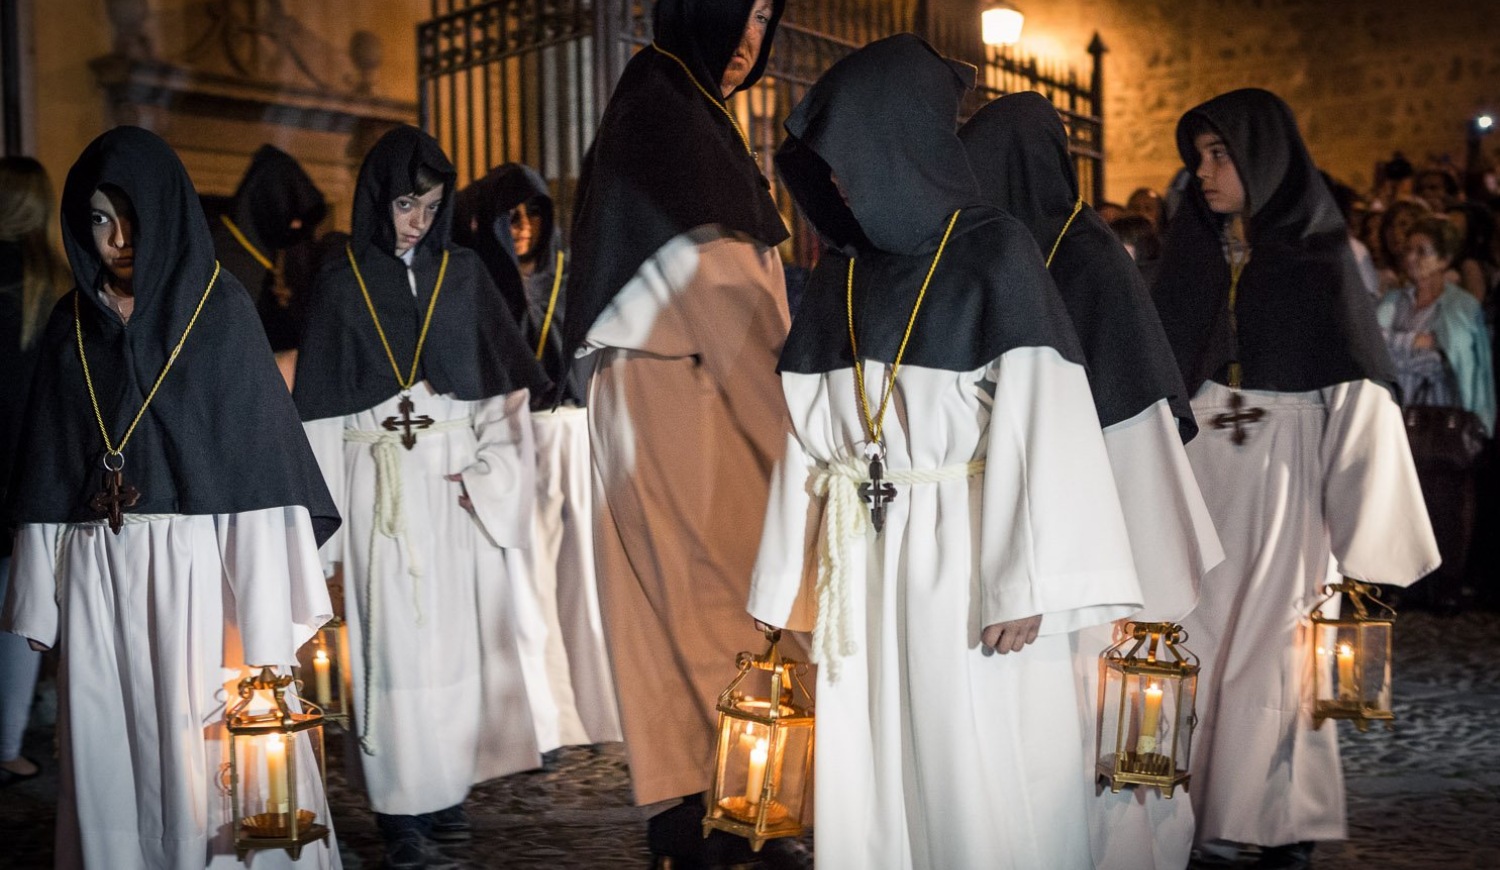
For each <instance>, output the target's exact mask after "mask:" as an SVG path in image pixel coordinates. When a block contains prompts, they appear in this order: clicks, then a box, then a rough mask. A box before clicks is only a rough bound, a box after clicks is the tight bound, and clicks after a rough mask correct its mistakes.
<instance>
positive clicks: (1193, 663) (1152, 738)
mask: <svg viewBox="0 0 1500 870" xmlns="http://www.w3.org/2000/svg"><path fill="white" fill-rule="evenodd" d="M1185 640H1187V632H1185V631H1183V629H1182V626H1180V625H1176V624H1174V623H1170V622H1131V623H1127V624H1126V626H1125V637H1124V638H1122V639H1121V640H1120V642H1119V643H1116V644H1115V645H1114V646H1112V647H1110V648H1109V649H1107V650H1105V651H1104V654H1103V655H1102V656H1100V659H1099V671H1100V674H1099V676H1100V680H1099V719H1098V730H1097V733H1098V746H1097V752H1096V755H1097V756H1098V762H1097V764H1096V765H1095V773H1096V776H1097V780H1098V782H1099V784H1100V788H1101V789H1102V788H1103V786H1104V785H1106V784H1107V785H1108V786H1109V788H1110V790H1111V791H1116V792H1118V791H1119V790H1120V789H1121V788H1124V787H1126V786H1134V785H1140V786H1147V787H1154V788H1156V789H1157V791H1159V792H1161V796H1162V797H1163V798H1168V799H1170V798H1171V797H1172V794H1173V792H1174V791H1175V790H1176V788H1177V786H1179V785H1180V786H1182V787H1183V788H1184V789H1186V788H1187V787H1188V763H1189V761H1190V760H1191V750H1192V744H1193V728H1194V727H1195V726H1196V725H1197V719H1198V717H1197V714H1196V713H1195V712H1194V708H1193V704H1194V700H1195V698H1196V697H1197V692H1198V657H1197V656H1195V655H1193V653H1192V651H1191V650H1189V649H1188V648H1187V647H1185V646H1183V645H1182V643H1183V641H1185Z"/></svg>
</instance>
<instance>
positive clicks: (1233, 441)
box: [1153, 89, 1439, 867]
mask: <svg viewBox="0 0 1500 870" xmlns="http://www.w3.org/2000/svg"><path fill="white" fill-rule="evenodd" d="M1177 145H1178V150H1179V151H1180V152H1181V154H1182V159H1183V162H1184V164H1185V165H1186V167H1187V169H1188V171H1190V172H1192V173H1193V174H1194V175H1195V177H1196V181H1197V183H1196V184H1194V185H1193V187H1192V188H1191V189H1190V190H1188V191H1187V192H1186V194H1185V195H1184V198H1183V201H1182V203H1181V205H1180V206H1179V208H1178V210H1177V212H1176V213H1175V214H1173V216H1172V219H1171V222H1170V223H1169V224H1168V227H1167V234H1166V238H1165V240H1164V243H1163V251H1162V260H1161V274H1160V277H1159V278H1158V280H1157V282H1156V285H1155V287H1154V288H1153V294H1154V296H1155V299H1156V303H1157V308H1158V310H1159V311H1160V313H1161V317H1162V322H1163V325H1164V326H1165V328H1166V332H1167V337H1168V339H1169V340H1170V341H1171V343H1172V349H1173V352H1174V354H1175V356H1176V358H1177V362H1178V366H1179V369H1180V370H1181V372H1182V376H1183V380H1184V381H1185V382H1186V384H1187V388H1188V390H1189V391H1190V392H1191V393H1192V394H1193V412H1194V414H1195V415H1196V416H1197V418H1198V425H1199V434H1198V437H1197V438H1196V439H1194V440H1193V441H1192V442H1191V443H1189V444H1188V446H1187V452H1188V458H1189V460H1190V461H1191V462H1192V466H1193V471H1194V473H1195V475H1196V476H1197V478H1198V483H1199V485H1200V486H1201V488H1202V491H1203V496H1204V499H1205V500H1206V501H1207V503H1208V508H1209V512H1210V514H1211V515H1212V516H1213V520H1214V525H1215V527H1216V528H1217V529H1218V533H1219V539H1220V541H1221V542H1222V543H1223V546H1224V552H1225V560H1224V562H1222V563H1221V564H1220V565H1219V566H1218V567H1216V568H1214V569H1213V570H1211V571H1210V572H1209V573H1208V574H1207V575H1206V576H1205V577H1204V579H1203V583H1202V585H1201V587H1200V589H1201V594H1200V599H1199V604H1198V608H1197V609H1196V610H1195V611H1193V613H1192V614H1191V615H1190V616H1189V617H1188V618H1187V619H1185V620H1183V626H1184V627H1185V628H1187V629H1188V632H1189V634H1190V636H1191V638H1192V641H1191V646H1192V649H1193V651H1194V652H1196V653H1197V654H1198V656H1199V658H1200V660H1201V662H1202V671H1201V673H1202V676H1201V677H1200V679H1199V681H1198V702H1197V708H1198V716H1199V725H1198V728H1197V731H1196V734H1195V737H1194V745H1193V755H1192V785H1191V790H1190V792H1189V794H1190V796H1191V797H1192V801H1193V810H1194V813H1195V814H1196V816H1197V842H1198V844H1199V845H1200V846H1203V847H1205V848H1207V849H1210V850H1213V851H1221V850H1222V851H1226V852H1233V851H1235V850H1236V849H1237V847H1238V846H1237V844H1255V845H1259V846H1262V847H1265V849H1263V851H1262V856H1263V857H1262V861H1263V862H1264V863H1265V864H1266V866H1277V867H1294V866H1304V862H1305V861H1307V860H1308V856H1309V855H1310V852H1311V849H1312V843H1313V841H1316V840H1337V839H1342V838H1343V837H1344V836H1345V824H1344V781H1343V773H1342V770H1341V768H1340V765H1339V756H1338V729H1337V728H1335V727H1330V726H1327V725H1325V726H1324V727H1323V728H1321V729H1315V728H1314V724H1313V717H1312V710H1313V700H1314V699H1313V680H1312V674H1313V668H1314V667H1319V666H1322V665H1323V664H1324V663H1323V662H1314V661H1313V660H1312V657H1313V655H1314V652H1313V651H1314V647H1315V644H1314V643H1313V641H1312V639H1311V638H1309V637H1308V636H1307V633H1306V632H1307V631H1308V629H1307V628H1306V627H1305V626H1306V617H1307V616H1308V614H1309V612H1310V611H1311V609H1312V608H1313V607H1314V606H1315V604H1316V603H1317V601H1318V600H1320V598H1321V597H1322V590H1323V587H1324V585H1325V584H1326V583H1329V582H1335V581H1337V580H1338V579H1339V577H1340V576H1341V575H1342V576H1344V577H1349V578H1353V579H1355V580H1359V581H1363V582H1367V583H1389V584H1394V585H1398V586H1406V585H1409V584H1411V583H1413V582H1415V581H1416V580H1418V579H1420V578H1421V577H1422V576H1424V575H1425V574H1427V573H1428V572H1429V571H1431V570H1432V569H1433V568H1434V567H1436V565H1437V563H1438V560H1439V559H1438V550H1437V545H1436V543H1435V542H1434V540H1433V536H1432V529H1431V527H1430V526H1429V524H1428V521H1427V514H1426V510H1425V507H1424V505H1423V502H1422V493H1421V490H1420V488H1419V486H1418V482H1417V475H1416V471H1415V469H1414V467H1413V464H1412V459H1411V452H1410V449H1409V448H1408V446H1407V442H1406V431H1405V428H1404V426H1403V423H1402V418H1401V411H1400V408H1399V407H1398V406H1397V404H1396V402H1395V400H1394V399H1393V397H1392V395H1391V384H1392V382H1393V378H1392V372H1391V363H1390V359H1389V357H1388V356H1387V355H1386V351H1385V347H1384V344H1383V343H1382V340H1381V336H1380V331H1379V328H1378V327H1377V325H1376V322H1375V315H1374V311H1373V310H1372V308H1371V306H1370V303H1369V298H1368V292H1367V291H1366V290H1365V289H1364V285H1363V283H1362V282H1361V280H1360V277H1359V272H1358V269H1357V267H1356V266H1355V262H1354V257H1353V254H1352V253H1351V252H1350V250H1349V243H1348V240H1347V230H1346V229H1345V225H1344V221H1343V218H1342V216H1341V214H1340V213H1339V209H1338V206H1337V204H1336V203H1335V202H1334V199H1333V195H1332V193H1330V192H1329V190H1328V187H1327V185H1325V184H1324V183H1323V182H1322V179H1321V178H1320V177H1319V176H1318V171H1317V168H1316V167H1315V166H1314V165H1313V162H1312V158H1311V157H1310V156H1309V154H1308V152H1307V148H1306V146H1305V145H1304V144H1303V142H1302V136H1301V134H1300V133H1299V132H1298V130H1297V123H1296V120H1295V118H1294V117H1293V116H1292V112H1291V109H1290V108H1289V107H1288V106H1287V105H1286V103H1284V102H1282V100H1281V99H1280V98H1278V97H1276V96H1275V95H1274V94H1271V93H1269V92H1267V91H1263V90H1259V89H1245V90H1239V91H1233V92H1231V93H1228V94H1224V95H1222V96H1219V97H1215V98H1214V99H1212V100H1210V101H1208V102H1207V103H1204V104H1202V105H1200V106H1197V107H1196V108H1193V109H1191V110H1190V111H1188V112H1187V114H1185V115H1184V116H1183V117H1182V120H1181V121H1180V122H1179V123H1178V126H1177ZM1333 606H1336V601H1335V602H1334V603H1333Z"/></svg>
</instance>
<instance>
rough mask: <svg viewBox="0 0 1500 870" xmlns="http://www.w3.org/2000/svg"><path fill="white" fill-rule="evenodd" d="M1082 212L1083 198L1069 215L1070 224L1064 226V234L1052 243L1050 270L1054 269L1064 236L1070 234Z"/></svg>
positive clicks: (1076, 203) (1049, 255) (1049, 253)
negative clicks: (1054, 258)
mask: <svg viewBox="0 0 1500 870" xmlns="http://www.w3.org/2000/svg"><path fill="white" fill-rule="evenodd" d="M1081 211H1083V197H1081V196H1080V197H1078V201H1077V202H1075V203H1073V213H1072V214H1070V215H1068V222H1067V223H1065V224H1063V228H1062V232H1060V233H1058V234H1057V241H1055V242H1053V243H1052V250H1051V251H1049V252H1048V253H1047V268H1048V269H1050V268H1052V258H1053V257H1055V256H1057V249H1058V248H1059V247H1061V246H1062V240H1063V236H1066V235H1067V234H1068V228H1069V227H1071V226H1073V219H1074V218H1076V217H1078V213H1079V212H1081Z"/></svg>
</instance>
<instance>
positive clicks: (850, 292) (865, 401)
mask: <svg viewBox="0 0 1500 870" xmlns="http://www.w3.org/2000/svg"><path fill="white" fill-rule="evenodd" d="M962 212H963V209H959V210H958V211H955V212H954V213H953V217H951V218H949V219H948V228H947V229H946V230H944V231H943V240H942V241H941V242H939V243H938V249H937V253H936V254H934V255H933V257H932V265H930V266H928V267H927V277H926V278H923V279H922V289H920V290H918V291H917V302H916V304H915V305H913V306H912V307H911V317H910V318H908V319H907V321H906V334H905V335H903V336H901V346H900V347H899V348H897V349H896V359H895V360H893V361H892V362H891V372H890V375H889V376H888V377H887V378H886V382H885V394H884V395H882V396H881V397H880V413H879V414H877V415H875V416H871V415H870V398H869V396H868V395H866V394H865V368H864V365H863V364H862V363H860V361H859V344H858V343H857V342H856V341H855V339H854V258H853V257H850V258H849V281H848V289H847V290H846V291H845V308H846V310H847V311H848V313H849V349H850V350H851V351H853V353H854V383H855V386H856V387H857V388H858V390H859V406H860V409H861V410H862V411H863V412H864V415H865V425H866V427H867V428H866V431H867V432H868V433H869V435H870V441H871V442H873V443H875V444H879V443H881V439H880V436H881V433H883V432H884V431H885V411H886V407H887V406H888V405H889V404H890V401H891V393H892V392H894V391H895V386H896V373H897V372H898V371H900V370H901V358H902V357H903V356H905V355H906V343H907V342H908V341H910V340H911V332H912V328H913V327H915V326H916V325H917V312H918V311H920V310H921V309H922V300H923V298H925V297H926V296H927V285H928V284H930V283H932V274H933V273H934V272H936V271H937V264H938V260H941V259H942V258H943V249H944V248H946V247H948V237H949V236H950V235H952V234H953V225H954V224H956V223H958V216H959V214H960V213H962Z"/></svg>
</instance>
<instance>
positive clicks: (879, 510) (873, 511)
mask: <svg viewBox="0 0 1500 870" xmlns="http://www.w3.org/2000/svg"><path fill="white" fill-rule="evenodd" d="M868 454H869V456H870V480H869V482H867V483H861V484H860V485H859V497H860V498H861V499H863V500H864V502H865V504H867V505H869V506H870V524H871V525H873V526H874V527H875V532H876V533H877V534H879V533H880V532H883V531H885V506H886V505H887V504H888V503H890V502H891V501H893V500H894V499H895V498H896V485H895V484H893V483H891V482H890V481H888V480H886V479H885V463H884V462H883V461H882V460H883V459H884V458H885V451H884V450H880V449H878V448H877V449H874V450H870V451H868Z"/></svg>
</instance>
